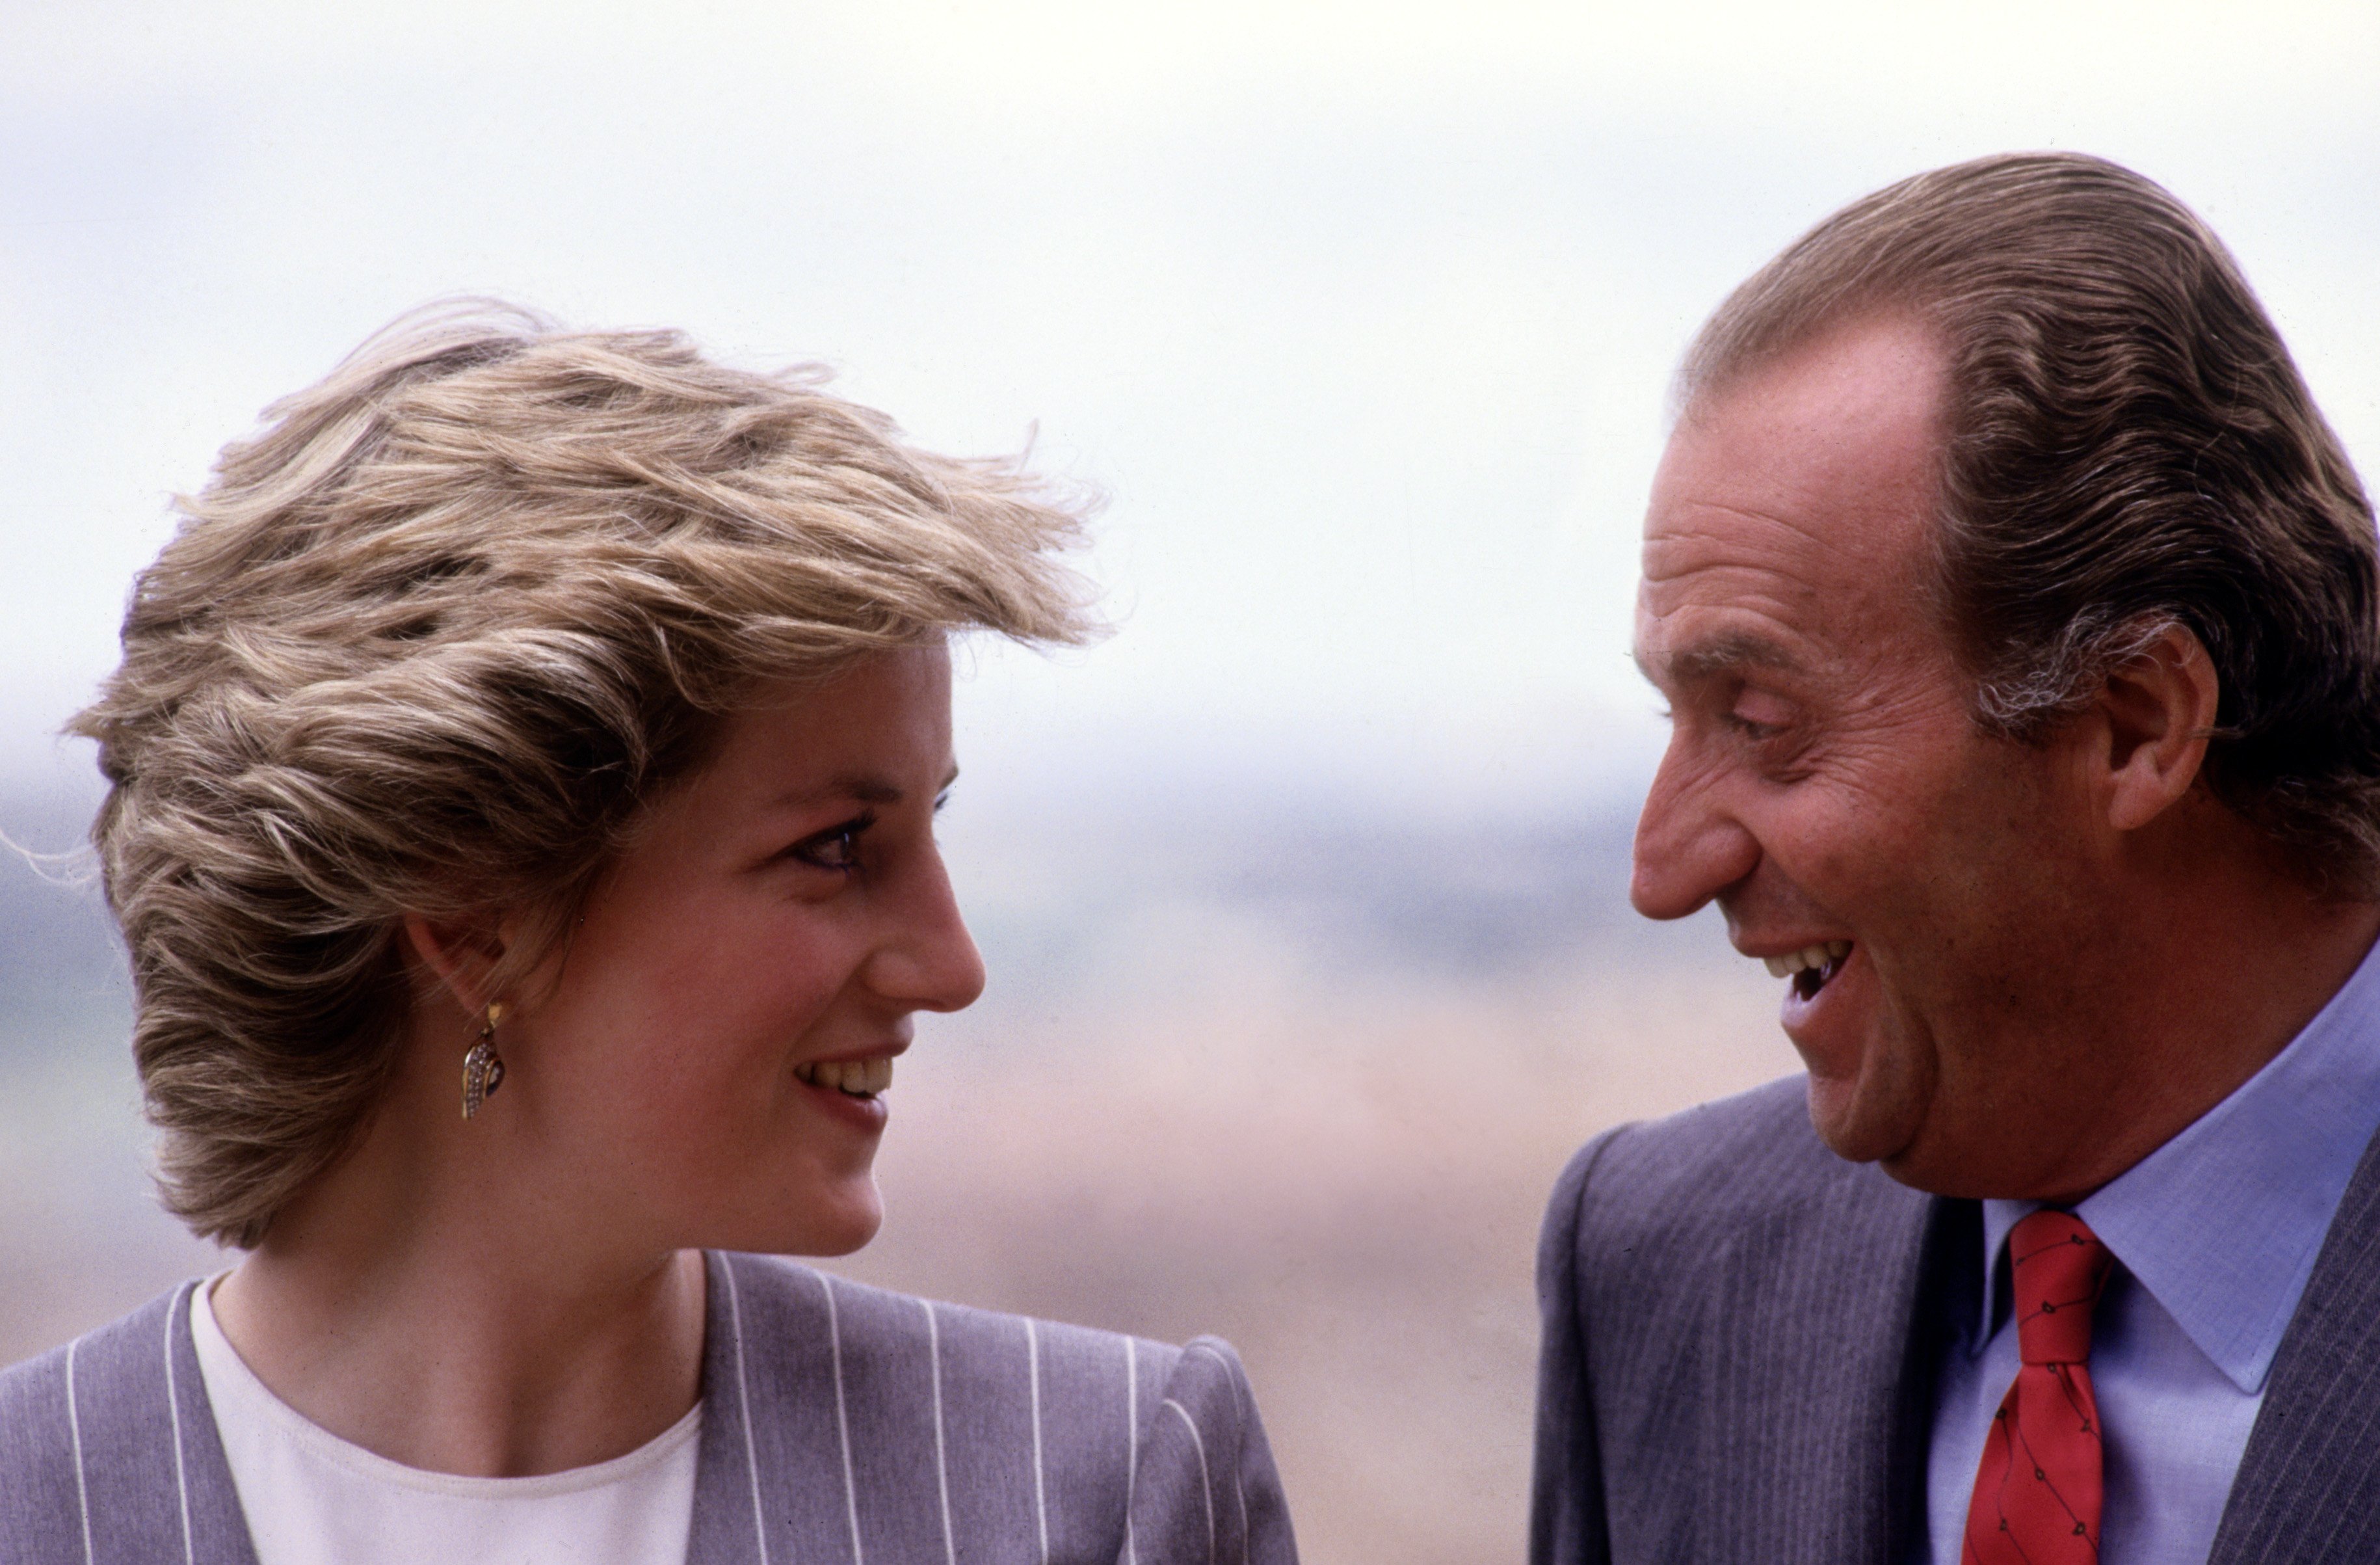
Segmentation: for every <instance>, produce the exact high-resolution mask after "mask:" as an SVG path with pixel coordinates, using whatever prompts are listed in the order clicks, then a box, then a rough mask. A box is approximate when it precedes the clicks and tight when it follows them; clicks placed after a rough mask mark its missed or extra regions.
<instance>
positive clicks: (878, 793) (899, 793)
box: [770, 766, 959, 810]
mask: <svg viewBox="0 0 2380 1565" xmlns="http://www.w3.org/2000/svg"><path fill="white" fill-rule="evenodd" d="M958 780H959V769H958V767H956V766H953V767H952V768H951V769H950V771H949V772H948V774H946V775H945V776H943V778H942V781H941V787H939V788H937V789H935V790H934V791H935V792H937V793H940V792H941V791H942V789H947V788H949V787H950V786H951V785H952V784H953V783H954V782H956V781H958ZM908 797H909V794H908V791H907V790H906V789H904V788H902V787H901V785H900V784H898V783H896V782H893V781H892V780H891V779H890V778H888V777H885V776H882V775H881V774H880V773H876V772H844V773H839V774H837V775H836V776H832V777H830V778H828V779H827V780H826V781H825V782H823V783H820V785H819V786H817V787H816V788H804V789H794V790H793V791H791V792H788V793H781V794H779V795H778V796H777V797H776V798H775V799H773V800H771V801H770V803H771V805H772V806H774V807H775V808H778V809H785V810H794V809H802V808H805V807H807V806H811V805H817V804H824V803H828V802H830V801H845V800H848V801H851V802H853V803H855V804H898V803H900V802H901V801H903V800H905V799H906V798H908Z"/></svg>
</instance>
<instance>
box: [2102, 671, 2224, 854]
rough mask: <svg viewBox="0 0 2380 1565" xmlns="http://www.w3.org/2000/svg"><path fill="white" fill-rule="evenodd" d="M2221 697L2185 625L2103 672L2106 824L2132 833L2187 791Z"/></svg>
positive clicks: (2202, 760) (2203, 755) (2200, 765)
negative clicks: (2104, 675) (2105, 738)
mask: <svg viewBox="0 0 2380 1565" xmlns="http://www.w3.org/2000/svg"><path fill="white" fill-rule="evenodd" d="M2222 693H2223V691H2222V682H2221V680H2220V679H2219V678H2218V677H2217V676H2216V672H2215V663H2214V660H2213V659H2212V658H2210V657H2208V656H2207V655H2206V648H2205V647H2204V645H2202V644H2201V643H2200V642H2199V640H2198V637H2197V636H2196V635H2195V634H2194V633H2193V632H2192V630H2190V628H2189V627H2188V626H2185V625H2168V626H2167V627H2166V628H2165V630H2163V631H2162V632H2160V633H2159V634H2158V635H2157V637H2156V639H2155V640H2154V641H2152V642H2149V643H2148V645H2146V646H2145V647H2143V648H2142V649H2141V650H2140V651H2139V652H2138V653H2136V654H2133V655H2132V656H2131V657H2129V658H2127V659H2126V660H2125V661H2124V662H2123V663H2121V664H2120V665H2119V666H2117V667H2116V668H2114V669H2113V670H2111V671H2110V672H2109V673H2108V675H2107V688H2106V689H2105V690H2103V691H2101V692H2100V694H2099V700H2098V703H2097V705H2098V711H2099V715H2100V718H2101V720H2102V721H2103V722H2105V724H2106V725H2107V756H2106V766H2107V776H2106V785H2107V824H2108V825H2111V826H2113V827H2114V828H2115V829H2117V830H2118V831H2135V830H2138V829H2139V828H2140V827H2142V826H2144V825H2148V824H2149V822H2151V821H2153V820H2155V819H2156V818H2157V817H2158V816H2159V815H2161V814H2163V813H2165V812H2166V811H2167V810H2168V809H2169V808H2171V807H2172V806H2173V805H2174V804H2175V803H2176V802H2178V801H2180V799H2181V798H2182V796H2183V795H2184V794H2187V793H2188V792H2189V791H2190V789H2191V788H2192V785H2193V784H2195V783H2196V782H2197V781H2198V775H2199V772H2200V770H2201V769H2202V768H2203V767H2204V765H2205V763H2206V740H2207V736H2208V735H2210V734H2211V733H2213V732H2214V731H2215V713H2216V704H2217V703H2218V702H2219V701H2220V700H2221V699H2222Z"/></svg>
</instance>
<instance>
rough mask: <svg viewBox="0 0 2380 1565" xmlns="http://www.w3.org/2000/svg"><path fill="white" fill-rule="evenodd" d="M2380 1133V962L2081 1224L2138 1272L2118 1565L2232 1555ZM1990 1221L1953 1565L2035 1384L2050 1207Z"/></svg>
mask: <svg viewBox="0 0 2380 1565" xmlns="http://www.w3.org/2000/svg"><path fill="white" fill-rule="evenodd" d="M2375 1131H2380V946H2376V947H2374V949H2373V951H2372V952H2371V953H2369V954H2367V955H2366V956H2365V957H2364V959H2363V961H2362V965H2361V966H2359V967H2358V968H2357V969H2356V970H2355V973H2354V975H2353V976H2352V977H2350V979H2348V981H2347V983H2346V984H2345V985H2344V986H2343V987H2342V988H2341V989H2340V990H2339V991H2338V994H2336V995H2334V996H2331V1000H2330V1003H2329V1004H2328V1005H2326V1006H2325V1007H2324V1008H2323V1009H2322V1011H2321V1013H2320V1014H2319V1015H2317V1016H2316V1017H2315V1018H2314V1019H2313V1021H2310V1022H2308V1023H2307V1024H2306V1028H2305V1031H2304V1032H2302V1033H2299V1034H2298V1035H2297V1036H2296V1037H2295V1038H2294V1039H2292V1040H2290V1042H2289V1046H2288V1047H2287V1048H2285V1049H2283V1050H2282V1051H2281V1052H2280V1053H2279V1054H2278V1055H2277V1056H2275V1057H2274V1058H2273V1059H2272V1061H2271V1062H2270V1063H2269V1064H2267V1065H2266V1066H2265V1068H2264V1069H2263V1070H2259V1071H2258V1072H2256V1074H2255V1075H2253V1076H2252V1077H2250V1078H2249V1079H2248V1080H2247V1082H2245V1083H2243V1084H2242V1085H2241V1086H2240V1089H2239V1090H2238V1091H2237V1092H2235V1093H2233V1094H2231V1095H2230V1096H2229V1097H2227V1098H2225V1099H2224V1100H2223V1101H2222V1102H2221V1103H2218V1104H2216V1106H2215V1107H2213V1108H2211V1109H2209V1110H2207V1112H2206V1113H2205V1114H2204V1116H2203V1117H2202V1118H2201V1119H2198V1121H2197V1122H2196V1123H2194V1124H2192V1126H2191V1127H2190V1128H2189V1129H2188V1130H2185V1131H2182V1132H2181V1133H2180V1135H2178V1136H2176V1137H2174V1138H2173V1139H2172V1140H2171V1141H2169V1142H2168V1143H2165V1144H2164V1145H2163V1146H2161V1147H2159V1148H2157V1149H2156V1151H2155V1152H2153V1153H2151V1154H2149V1155H2148V1156H2146V1157H2144V1158H2143V1159H2142V1160H2141V1161H2140V1162H2139V1163H2138V1164H2136V1165H2134V1166H2133V1167H2132V1168H2131V1169H2129V1170H2128V1171H2127V1172H2125V1173H2124V1174H2123V1175H2122V1176H2121V1177H2119V1178H2118V1179H2116V1180H2113V1181H2112V1182H2110V1183H2109V1184H2107V1186H2106V1187H2104V1188H2103V1189H2101V1190H2100V1191H2099V1192H2097V1193H2096V1194H2095V1195H2093V1196H2091V1197H2090V1198H2089V1199H2088V1200H2086V1201H2084V1202H2083V1203H2082V1204H2080V1205H2078V1206H2076V1207H2075V1208H2074V1210H2075V1212H2076V1214H2077V1215H2078V1216H2080V1217H2082V1219H2083V1221H2084V1222H2086V1223H2088V1224H2090V1225H2091V1231H2092V1232H2094V1233H2095V1234H2097V1235H2098V1236H2099V1238H2100V1240H2101V1241H2103V1242H2105V1243H2106V1245H2107V1248H2108V1250H2109V1251H2111V1252H2112V1253H2114V1254H2115V1257H2116V1260H2117V1261H2118V1262H2119V1266H2118V1268H2117V1271H2116V1273H2115V1275H2114V1278H2113V1279H2112V1280H2111V1281H2110V1282H2109V1284H2108V1287H2107V1292H2106V1293H2105V1294H2104V1295H2103V1296H2102V1298H2101V1300H2100V1302H2099V1308H2098V1313H2097V1314H2096V1315H2095V1317H2094V1321H2093V1331H2092V1341H2091V1386H2092V1389H2093V1391H2094V1392H2095V1394H2096V1396H2097V1398H2098V1402H2099V1420H2100V1425H2101V1427H2102V1428H2103V1429H2104V1430H2105V1431H2106V1435H2105V1438H2106V1441H2107V1470H2106V1471H2107V1500H2106V1509H2105V1510H2103V1512H2102V1513H2101V1517H2100V1528H2101V1534H2102V1540H2101V1542H2102V1551H2101V1554H2100V1557H2099V1558H2100V1561H2101V1565H2183V1562H2186V1561H2192V1560H2204V1559H2205V1558H2206V1556H2207V1552H2208V1550H2209V1549H2210V1548H2212V1547H2214V1543H2215V1530H2216V1524H2217V1523H2218V1522H2221V1520H2222V1518H2223V1506H2224V1503H2225V1501H2226V1500H2227V1499H2228V1498H2229V1497H2230V1493H2231V1479H2232V1476H2233V1475H2234V1474H2235V1473H2238V1471H2239V1469H2240V1453H2241V1452H2242V1451H2243V1450H2245V1449H2246V1448H2247V1444H2248V1431H2249V1429H2250V1427H2251V1426H2252V1425H2253V1424H2254V1423H2255V1422H2256V1410H2257V1409H2258V1408H2259V1407H2261V1406H2262V1405H2263V1404H2264V1400H2265V1374H2266V1372H2267V1371H2269V1370H2270V1369H2271V1368H2272V1365H2273V1354H2274V1352H2275V1351H2276V1350H2277V1349H2278V1348H2279V1347H2280V1344H2281V1334H2282V1333H2283V1332H2284V1331H2286V1330H2287V1329H2288V1327H2289V1316H2290V1315H2291V1314H2295V1313H2296V1310H2297V1307H2298V1298H2299V1296H2300V1295H2301V1294H2302V1293H2303V1292H2304V1291H2305V1285H2306V1278H2308V1277H2310V1276H2311V1275H2312V1274H2313V1263H2314V1257H2315V1255H2316V1254H2317V1253H2319V1252H2320V1251H2321V1249H2322V1241H2323V1236H2324V1234H2325V1233H2326V1232H2327V1231H2328V1230H2329V1228H2330V1219H2331V1216H2332V1214H2333V1213H2334V1212H2336V1211H2337V1210H2338V1203H2339V1200H2340V1198H2341V1197H2343V1196H2344V1195H2345V1194H2346V1192H2347V1184H2348V1180H2350V1178H2351V1177H2352V1176H2353V1175H2354V1172H2355V1166H2356V1164H2357V1163H2358V1162H2359V1161H2360V1160H2361V1159H2362V1155H2363V1151H2364V1148H2365V1147H2366V1146H2367V1145H2368V1144H2369V1143H2371V1141H2372V1139H2373V1136H2374V1132H2375ZM1983 1205H1984V1299H1983V1308H1982V1310H1981V1312H1980V1313H1979V1314H1978V1315H1977V1317H1976V1318H1977V1320H1978V1321H1979V1322H1980V1325H1979V1326H1978V1327H1977V1330H1976V1334H1975V1336H1974V1337H1973V1339H1970V1340H1968V1341H1965V1342H1963V1343H1955V1344H1953V1345H1952V1346H1951V1347H1950V1349H1949V1351H1947V1352H1946V1353H1945V1354H1944V1356H1943V1360H1942V1363H1941V1366H1940V1370H1941V1375H1940V1379H1939V1381H1938V1383H1937V1388H1936V1400H1935V1407H1934V1443H1933V1447H1932V1449H1931V1450H1930V1452H1929V1454H1928V1456H1927V1459H1926V1473H1925V1498H1926V1518H1927V1522H1926V1529H1927V1534H1928V1538H1929V1542H1930V1543H1931V1546H1932V1548H1931V1555H1930V1558H1931V1559H1932V1560H1933V1561H1934V1565H1959V1554H1960V1546H1961V1540H1962V1538H1963V1536H1964V1534H1965V1531H1966V1525H1967V1502H1968V1500H1969V1499H1970V1498H1973V1491H1974V1484H1975V1468H1976V1465H1977V1463H1978V1462H1980V1461H1981V1460H1982V1458H1983V1450H1984V1437H1985V1431H1986V1430H1987V1429H1989V1428H1990V1426H1991V1422H1992V1413H1993V1412H1994V1411H1995V1410H1997V1409H1998V1407H1999V1405H2000V1400H2001V1399H2002V1398H2003V1397H2005V1396H2007V1395H2008V1388H2009V1385H2010V1382H2012V1381H2013V1380H2014V1379H2015V1378H2016V1371H2017V1340H2016V1328H2015V1327H2014V1326H2012V1325H2011V1324H2010V1321H2009V1314H2010V1307H2009V1293H2008V1285H2007V1283H2006V1281H2005V1279H2004V1278H2003V1275H2002V1274H2003V1273H2004V1271H2005V1269H2006V1265H2007V1255H2008V1252H2007V1241H2008V1235H2009V1230H2010V1229H2012V1228H2014V1227H2015V1226H2016V1225H2017V1223H2018V1221H2019V1220H2020V1219H2021V1218H2022V1217H2025V1216H2026V1215H2028V1214H2029V1213H2031V1212H2034V1210H2036V1209H2037V1206H2038V1204H2037V1203H2031V1202H2022V1201H1986V1202H1985V1203H1984V1204H1983Z"/></svg>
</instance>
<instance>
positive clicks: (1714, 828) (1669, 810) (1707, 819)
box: [1628, 736, 1760, 919]
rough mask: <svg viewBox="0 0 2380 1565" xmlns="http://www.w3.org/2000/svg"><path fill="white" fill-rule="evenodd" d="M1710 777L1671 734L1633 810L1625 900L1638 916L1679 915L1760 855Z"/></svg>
mask: <svg viewBox="0 0 2380 1565" xmlns="http://www.w3.org/2000/svg"><path fill="white" fill-rule="evenodd" d="M1712 781H1713V779H1712V777H1711V776H1710V775H1709V774H1708V772H1707V771H1706V770H1704V769H1702V768H1699V767H1697V766H1696V765H1694V758H1693V757H1692V756H1691V755H1690V754H1689V753H1688V752H1687V750H1686V741H1685V740H1684V739H1683V737H1682V736H1681V737H1676V738H1672V739H1671V740H1670V748H1669V750H1668V751H1667V752H1665V753H1664V754H1663V755H1662V757H1661V765H1660V768H1659V770H1658V771H1656V772H1655V773H1654V774H1653V786H1652V788H1651V789H1649V790H1647V791H1646V793H1645V809H1644V813H1642V814H1640V815H1638V816H1637V817H1636V852H1635V863H1634V866H1633V870H1632V871H1631V873H1630V875H1629V879H1628V900H1629V901H1630V902H1631V903H1632V904H1633V906H1634V907H1635V909H1636V911H1638V912H1640V913H1643V914H1644V915H1645V917H1646V918H1658V919H1670V918H1683V917H1685V916H1686V915H1687V914H1688V913H1691V912H1694V911H1698V910H1700V909H1701V908H1702V907H1703V905H1704V904H1705V903H1706V902H1708V901H1709V900H1710V899H1712V898H1714V897H1717V896H1718V894H1719V893H1720V892H1722V891H1725V890H1726V889H1727V888H1728V887H1729V886H1733V885H1735V884H1736V883H1737V882H1738V881H1741V880H1743V879H1744V878H1745V877H1746V876H1748V875H1750V874H1752V872H1753V870H1754V869H1755V867H1756V866H1757V865H1758V864H1759V862H1760V842H1759V839H1758V838H1755V837H1754V836H1753V835H1752V833H1751V831H1750V830H1748V829H1747V828H1746V827H1745V826H1744V825H1743V822H1741V821H1739V820H1738V819H1736V818H1735V816H1734V815H1733V814H1732V813H1730V812H1729V811H1727V810H1725V809H1723V808H1721V807H1720V804H1719V802H1718V799H1717V798H1716V797H1715V789H1713V787H1712Z"/></svg>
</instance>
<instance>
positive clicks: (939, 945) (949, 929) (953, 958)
mask: <svg viewBox="0 0 2380 1565" xmlns="http://www.w3.org/2000/svg"><path fill="white" fill-rule="evenodd" d="M889 911H890V912H891V914H892V920H893V927H892V929H891V930H890V931H888V932H887V935H886V938H885V939H884V941H883V943H882V944H881V945H880V946H879V947H878V948H877V949H876V952H875V954H874V955H873V956H871V957H870V958H869V959H868V973H867V977H868V984H869V986H870V987H872V988H873V989H875V990H876V992H877V993H878V994H880V995H882V996H885V997H886V998H887V999H891V1000H895V1001H898V1002H899V1003H901V1004H902V1005H904V1006H905V1007H908V1008H910V1009H916V1010H965V1009H966V1008H967V1007H968V1006H971V1005H973V1004H975V1002H976V1000H977V997H978V996H981V995H982V994H983V984H984V968H983V953H982V952H980V951H978V950H977V949H976V945H975V936H974V935H970V934H968V933H967V926H966V920H965V918H964V917H963V916H961V914H960V912H959V904H958V898H957V896H956V895H955V894H954V893H953V891H952V889H951V877H950V873H949V871H948V870H946V869H945V868H944V867H943V864H942V860H941V854H940V853H929V854H928V855H927V856H926V858H925V860H924V862H921V863H920V864H919V865H918V866H917V870H916V871H915V873H914V874H913V877H912V879H911V883H910V885H909V886H908V887H907V888H906V891H905V895H904V896H903V897H902V898H901V899H899V901H898V902H897V903H896V904H895V905H894V906H893V907H892V909H891V910H889Z"/></svg>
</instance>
